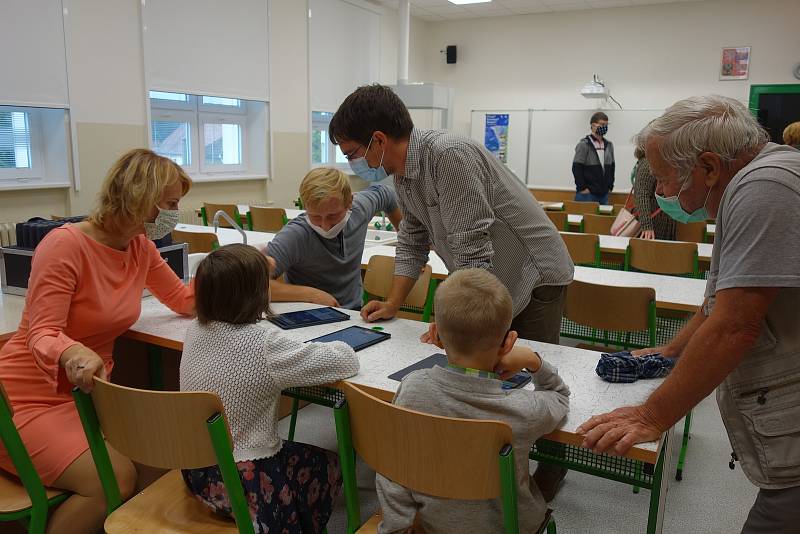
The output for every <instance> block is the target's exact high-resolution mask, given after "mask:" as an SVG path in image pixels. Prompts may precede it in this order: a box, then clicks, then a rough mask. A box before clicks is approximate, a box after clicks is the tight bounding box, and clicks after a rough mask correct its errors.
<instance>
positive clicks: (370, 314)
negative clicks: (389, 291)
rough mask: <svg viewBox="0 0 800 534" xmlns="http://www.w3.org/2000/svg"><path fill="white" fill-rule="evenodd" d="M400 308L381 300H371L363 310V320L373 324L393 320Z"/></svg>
mask: <svg viewBox="0 0 800 534" xmlns="http://www.w3.org/2000/svg"><path fill="white" fill-rule="evenodd" d="M398 309H399V307H398V306H395V305H394V304H391V303H389V302H382V301H380V300H371V301H369V302H367V304H366V305H365V306H364V307H363V308H361V318H362V319H364V320H365V321H367V322H368V323H371V322H372V321H378V320H380V319H391V318H392V317H394V316H395V315H397V310H398Z"/></svg>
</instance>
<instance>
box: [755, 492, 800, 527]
mask: <svg viewBox="0 0 800 534" xmlns="http://www.w3.org/2000/svg"><path fill="white" fill-rule="evenodd" d="M797 532H800V486H796V487H794V488H785V489H779V490H769V489H761V490H759V491H758V496H757V497H756V502H755V503H753V507H752V508H750V513H749V514H748V515H747V521H746V522H745V524H744V527H742V534H796V533H797Z"/></svg>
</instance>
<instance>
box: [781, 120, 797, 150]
mask: <svg viewBox="0 0 800 534" xmlns="http://www.w3.org/2000/svg"><path fill="white" fill-rule="evenodd" d="M783 144H784V145H789V146H790V147H794V148H796V149H798V150H800V121H797V122H793V123H791V124H790V125H789V126H787V127H786V128H784V129H783Z"/></svg>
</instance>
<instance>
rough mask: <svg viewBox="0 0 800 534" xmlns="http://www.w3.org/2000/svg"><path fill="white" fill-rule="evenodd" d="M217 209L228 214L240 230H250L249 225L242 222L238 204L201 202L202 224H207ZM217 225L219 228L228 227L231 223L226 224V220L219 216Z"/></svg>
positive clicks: (212, 218)
mask: <svg viewBox="0 0 800 534" xmlns="http://www.w3.org/2000/svg"><path fill="white" fill-rule="evenodd" d="M218 211H224V212H225V213H227V214H228V217H230V218H231V219H233V220H234V221H236V224H238V225H239V228H241V229H242V230H251V229H252V228H250V227H249V226H247V225H245V224H243V223H242V215H241V214H240V213H239V206H237V205H236V204H212V203H211V202H203V207H202V208H200V216H201V217H202V218H203V225H204V226H209V225H210V223H211V222H213V220H214V215H215V214H216V213H217V212H218ZM219 226H220V228H230V227H231V225H230V224H228V221H226V220H225V219H223V218H221V217H220V219H219Z"/></svg>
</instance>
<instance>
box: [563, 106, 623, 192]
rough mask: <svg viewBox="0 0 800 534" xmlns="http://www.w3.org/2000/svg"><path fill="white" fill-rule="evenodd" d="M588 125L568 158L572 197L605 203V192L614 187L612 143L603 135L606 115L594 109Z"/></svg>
mask: <svg viewBox="0 0 800 534" xmlns="http://www.w3.org/2000/svg"><path fill="white" fill-rule="evenodd" d="M589 126H590V128H591V133H590V134H589V135H587V136H586V137H584V138H583V139H581V140H580V141H578V144H577V146H576V147H575V158H573V160H572V175H573V176H574V177H575V200H577V201H579V202H581V201H582V202H599V203H600V204H608V193H609V191H611V190H612V189H614V145H613V144H612V143H611V141H609V140H607V139H606V138H605V137H604V136H605V134H606V133H607V132H608V115H606V114H605V113H603V112H602V111H598V112H597V113H595V114H594V115H592V118H591V119H590V120H589Z"/></svg>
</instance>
